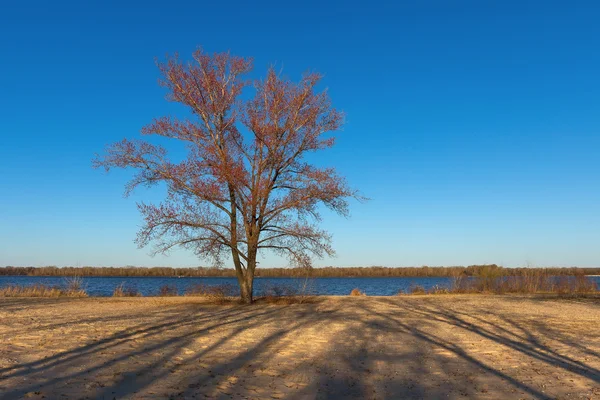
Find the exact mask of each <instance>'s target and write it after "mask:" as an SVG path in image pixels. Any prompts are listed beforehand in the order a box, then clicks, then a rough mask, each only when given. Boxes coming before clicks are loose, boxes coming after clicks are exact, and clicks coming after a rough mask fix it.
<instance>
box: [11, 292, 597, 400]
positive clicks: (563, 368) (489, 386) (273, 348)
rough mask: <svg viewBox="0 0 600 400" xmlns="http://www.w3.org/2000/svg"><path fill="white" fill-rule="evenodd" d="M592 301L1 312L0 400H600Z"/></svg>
mask: <svg viewBox="0 0 600 400" xmlns="http://www.w3.org/2000/svg"><path fill="white" fill-rule="evenodd" d="M599 326H600V300H598V299H581V300H577V299H571V300H566V299H558V300H557V299H553V298H544V297H540V296H537V297H520V296H484V295H462V296H460V295H447V296H443V295H440V296H400V297H356V298H354V297H323V298H318V299H316V301H315V302H311V303H308V304H292V305H265V304H255V305H252V306H243V305H237V304H228V305H214V304H207V303H206V302H203V300H202V299H198V298H186V297H173V298H83V299H68V298H65V299H23V298H1V299H0V399H15V398H31V399H37V398H46V399H113V398H116V399H149V398H165V399H169V398H172V399H180V398H181V399H188V398H189V399H238V398H247V399H334V398H352V399H401V398H410V399H420V398H436V399H438V398H450V399H454V398H457V399H459V398H483V399H498V398H504V399H532V398H535V399H554V398H558V399H572V398H573V399H589V398H600V330H599V329H598V327H599Z"/></svg>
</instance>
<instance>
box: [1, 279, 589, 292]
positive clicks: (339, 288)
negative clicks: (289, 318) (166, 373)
mask: <svg viewBox="0 0 600 400" xmlns="http://www.w3.org/2000/svg"><path fill="white" fill-rule="evenodd" d="M68 279H69V278H64V277H41V276H0V287H1V286H6V285H34V284H44V285H48V286H61V287H65V286H66V285H67V282H68ZM590 279H593V280H594V281H596V283H597V284H598V285H600V276H593V277H590ZM82 280H83V287H84V289H85V290H86V292H87V293H88V294H89V295H90V296H111V295H112V292H113V290H114V289H115V287H117V286H119V285H121V284H124V285H125V287H129V288H135V289H137V290H138V291H139V292H140V293H141V294H142V295H144V296H152V295H156V294H157V293H158V292H159V290H160V288H161V287H162V286H165V285H169V286H171V287H175V288H177V291H178V292H179V294H183V293H185V291H186V290H187V289H188V288H190V287H193V286H195V285H199V284H203V285H215V286H216V285H229V286H231V289H232V292H231V295H237V294H239V291H238V288H237V280H236V279H235V278H188V277H184V278H177V277H84V278H82ZM414 285H420V286H423V287H424V288H425V289H429V288H432V287H434V286H440V287H449V286H451V285H452V278H442V277H437V278H421V277H418V278H397V277H388V278H310V279H308V280H305V279H298V278H256V279H255V280H254V294H255V295H261V294H264V293H265V292H266V291H268V290H269V289H272V288H291V289H292V290H294V289H295V290H299V289H301V288H302V287H304V286H305V287H306V288H307V292H308V293H310V294H316V295H347V294H349V293H350V291H351V290H352V289H354V288H358V289H360V290H361V291H362V292H365V293H366V294H367V295H370V296H391V295H395V294H397V293H398V291H400V290H402V291H404V292H406V291H407V290H408V289H409V288H410V287H411V286H414Z"/></svg>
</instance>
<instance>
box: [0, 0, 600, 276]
mask: <svg viewBox="0 0 600 400" xmlns="http://www.w3.org/2000/svg"><path fill="white" fill-rule="evenodd" d="M321 3H322V2H318V1H307V2H302V3H291V4H292V5H290V6H286V5H284V4H283V3H282V2H260V1H257V2H241V1H240V2H236V1H233V2H226V3H222V2H206V3H205V2H187V3H184V2H177V1H171V2H156V3H153V2H151V1H150V2H143V3H142V2H140V3H139V4H135V3H129V4H128V5H126V4H125V2H109V1H86V2H80V1H73V2H64V1H56V2H48V1H30V2H9V3H7V4H5V5H4V6H3V10H2V13H0V37H1V38H2V39H0V51H1V54H2V62H1V63H0V87H1V89H2V91H1V95H0V110H2V118H0V134H1V135H2V141H1V144H0V192H1V195H0V243H1V244H0V265H116V266H118V265H128V264H132V265H144V266H154V265H170V266H197V265H205V264H206V263H205V262H204V261H202V260H197V259H196V258H195V257H194V256H193V255H191V254H188V253H186V252H183V251H176V252H173V253H172V254H171V255H170V256H169V257H163V256H157V257H154V258H152V257H150V256H149V255H148V253H149V249H141V250H140V249H137V248H136V245H135V244H134V243H133V240H134V238H135V234H136V231H137V229H138V227H139V225H140V223H141V218H140V216H139V215H138V213H137V210H136V206H135V202H136V201H139V200H146V201H158V200H159V199H160V196H161V194H162V193H161V191H160V190H154V191H144V190H139V191H138V192H136V194H135V195H133V196H131V197H129V198H124V197H123V185H124V183H125V182H126V180H127V177H128V176H129V174H128V173H126V172H119V171H117V172H116V173H113V172H111V173H110V174H108V175H106V174H104V173H103V172H100V171H98V170H93V169H92V168H91V159H92V158H93V156H94V154H95V153H96V152H102V150H103V148H104V146H105V145H106V144H108V143H112V142H114V141H117V140H120V139H122V138H124V137H128V138H133V137H138V136H139V130H140V128H141V127H142V126H143V125H144V124H146V123H148V122H149V121H150V120H151V119H152V118H154V117H157V116H161V115H165V114H172V113H178V112H181V111H182V109H181V108H179V107H178V106H176V105H174V104H170V103H167V102H166V101H165V100H164V94H165V93H164V90H163V89H162V88H160V87H159V86H158V85H157V84H156V80H157V78H158V76H159V75H158V71H157V68H156V66H155V64H154V58H155V57H159V58H162V57H164V55H165V54H166V53H173V52H179V53H180V54H181V55H182V56H183V57H188V56H189V55H190V54H191V52H192V51H193V50H194V49H195V48H196V47H197V46H199V45H201V46H202V47H204V49H206V50H207V51H209V52H214V51H226V50H230V51H231V52H232V53H233V54H236V55H242V56H252V57H254V59H255V64H254V65H255V69H254V73H253V76H254V77H260V76H261V75H262V74H264V71H265V70H266V68H267V67H268V66H269V65H272V64H275V65H276V66H277V67H278V68H281V69H283V72H284V74H285V75H287V76H289V77H290V78H292V79H298V78H299V76H300V74H301V73H302V72H303V71H305V70H307V69H311V70H316V71H319V72H322V73H324V74H325V79H324V81H323V87H327V88H328V90H329V93H330V95H331V97H332V99H333V102H334V105H335V106H336V107H338V108H340V109H342V110H344V111H345V112H346V114H347V122H346V125H345V127H344V129H343V131H342V132H340V134H339V142H338V145H337V146H336V147H335V148H334V149H331V150H329V151H328V152H327V153H324V154H322V156H321V158H319V159H318V162H319V163H322V164H327V165H331V166H336V167H337V168H338V169H339V171H340V172H341V173H342V174H343V175H345V176H346V177H347V178H348V180H349V182H350V183H351V184H352V185H353V186H354V187H356V188H358V189H360V190H361V191H362V192H363V193H364V194H365V195H366V196H368V197H370V198H371V201H369V202H367V203H365V204H359V203H354V204H352V216H351V218H350V219H344V218H341V217H337V216H334V215H329V214H326V215H325V219H324V221H323V227H325V228H326V229H328V230H329V231H330V232H331V233H332V234H333V237H334V247H335V248H336V250H337V252H338V257H336V258H333V259H325V260H318V261H317V262H316V263H315V264H316V265H337V266H368V265H386V266H413V265H469V264H477V263H498V264H503V265H507V266H522V265H525V264H530V265H536V266H554V265H556V266H572V265H578V266H600V250H599V249H600V185H599V183H600V180H599V176H600V157H599V149H600V75H599V72H600V51H599V50H600V49H599V46H600V24H598V21H599V20H600V6H598V5H596V4H597V3H596V4H595V3H594V2H577V1H575V2H567V1H563V2H553V1H543V2H542V1H539V2H532V1H493V0H490V1H458V0H457V1H451V2H448V1H427V0H424V1H419V2H387V1H386V2H379V1H370V2H363V4H362V5H359V4H356V5H351V4H352V2H341V1H340V2H327V4H326V5H324V4H321ZM390 3H404V4H395V5H394V4H390ZM261 265H262V266H284V265H286V262H285V260H280V259H277V258H274V257H271V256H267V257H266V258H265V259H264V260H262V261H261Z"/></svg>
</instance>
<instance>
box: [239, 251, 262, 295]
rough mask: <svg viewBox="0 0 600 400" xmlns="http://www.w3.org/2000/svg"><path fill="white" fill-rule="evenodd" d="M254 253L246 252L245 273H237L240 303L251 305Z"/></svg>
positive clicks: (254, 263)
mask: <svg viewBox="0 0 600 400" xmlns="http://www.w3.org/2000/svg"><path fill="white" fill-rule="evenodd" d="M256 253H257V252H256V251H252V250H251V251H249V252H248V265H247V268H246V270H245V271H241V270H240V272H241V273H238V283H239V285H240V295H241V299H242V302H243V303H245V304H252V301H253V295H254V270H255V269H256Z"/></svg>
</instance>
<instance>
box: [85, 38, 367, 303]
mask: <svg viewBox="0 0 600 400" xmlns="http://www.w3.org/2000/svg"><path fill="white" fill-rule="evenodd" d="M158 65H159V68H160V70H161V72H162V74H163V79H162V80H161V81H160V83H161V85H162V86H164V87H166V88H167V89H168V95H167V98H168V100H170V101H175V102H178V103H182V104H184V105H186V106H188V107H189V109H190V110H191V112H192V116H191V118H189V119H177V118H173V117H162V118H158V119H155V120H154V121H153V122H152V123H150V124H149V125H147V126H145V127H144V128H142V134H143V135H160V136H165V137H168V138H173V139H177V140H180V141H183V142H185V143H186V144H187V150H188V153H187V158H186V159H185V160H184V161H181V162H173V161H170V160H169V158H168V157H167V151H166V149H165V148H163V147H160V146H157V145H153V144H151V143H149V142H147V141H140V140H123V141H121V142H118V143H115V144H113V145H111V146H109V147H108V148H107V151H106V153H105V154H104V155H102V156H97V157H96V159H95V160H94V165H95V167H104V168H105V169H106V170H107V171H108V170H109V169H111V168H134V169H136V170H137V174H136V175H135V176H134V177H133V179H132V180H131V181H130V182H129V183H128V185H127V187H126V193H127V194H128V193H130V192H131V190H133V189H134V188H136V187H137V186H139V185H145V186H152V185H155V184H158V183H165V184H166V186H167V190H168V195H167V198H166V199H165V201H164V202H162V203H161V204H159V205H152V204H144V203H141V204H138V207H139V210H140V212H141V213H142V215H143V216H144V220H145V225H144V227H143V228H142V229H141V230H140V232H139V234H138V238H137V243H138V245H139V246H140V247H142V246H146V245H147V244H149V243H150V242H153V243H154V244H155V245H156V247H155V252H156V253H164V252H167V251H168V250H169V249H171V248H173V247H175V246H181V247H184V248H188V249H191V250H193V251H194V252H195V253H196V254H197V255H198V256H199V257H201V258H210V259H212V260H213V261H214V262H215V263H216V264H220V263H222V261H223V258H224V256H226V255H228V254H230V255H231V257H232V259H233V264H234V266H235V270H236V275H237V279H238V283H239V285H240V290H241V297H242V299H243V301H244V302H247V303H251V302H252V294H253V280H254V271H255V269H256V265H257V261H256V259H257V255H258V253H259V252H260V251H262V250H271V251H274V252H276V253H278V254H281V255H285V256H287V257H288V258H289V259H290V260H291V261H292V262H293V263H294V264H296V265H301V266H309V265H310V256H317V257H323V256H325V255H333V254H334V250H333V249H332V247H331V238H330V236H329V235H328V234H327V233H326V232H324V231H323V230H320V229H319V228H318V227H317V226H316V223H317V222H318V221H320V215H319V207H320V206H321V205H325V206H327V207H328V208H329V209H331V210H334V211H336V212H337V213H339V214H341V215H347V214H348V202H347V200H348V199H349V198H352V197H354V198H359V196H358V194H357V192H356V191H354V190H352V189H350V188H349V187H348V185H347V184H346V182H345V180H344V179H343V178H342V177H340V176H339V175H337V174H336V172H335V170H334V169H332V168H326V169H323V168H317V167H315V166H314V165H311V164H309V163H308V162H306V161H305V159H304V156H305V155H306V154H307V153H309V152H314V151H318V150H323V149H326V148H329V147H331V146H333V144H334V138H333V137H326V134H327V133H328V132H332V131H335V130H337V129H339V128H340V126H341V125H342V119H343V115H342V113H340V112H339V111H337V110H336V109H335V108H333V107H332V106H331V103H330V100H329V97H328V96H327V94H326V93H325V92H316V91H315V86H316V85H317V83H318V82H319V80H320V79H321V76H320V75H319V74H316V73H310V74H306V75H304V76H303V78H302V79H301V80H300V82H298V83H293V82H290V81H288V80H284V79H282V78H281V77H280V76H279V75H278V74H277V73H276V72H275V71H274V70H273V69H269V70H268V72H267V76H266V78H265V79H264V80H262V81H254V82H249V81H247V80H244V75H245V74H247V73H248V72H249V71H250V70H251V68H252V61H251V60H250V59H246V58H241V57H235V56H231V55H230V54H228V53H220V54H214V55H208V54H206V53H204V52H203V51H202V50H197V51H196V52H195V53H194V54H193V62H190V63H186V64H184V63H182V62H180V61H179V59H178V57H177V56H175V57H173V58H170V59H168V60H167V61H166V62H165V63H159V64H158ZM248 86H253V87H254V89H255V92H254V96H253V97H252V98H250V99H249V100H243V99H242V98H241V94H242V91H243V89H244V88H246V87H248Z"/></svg>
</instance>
